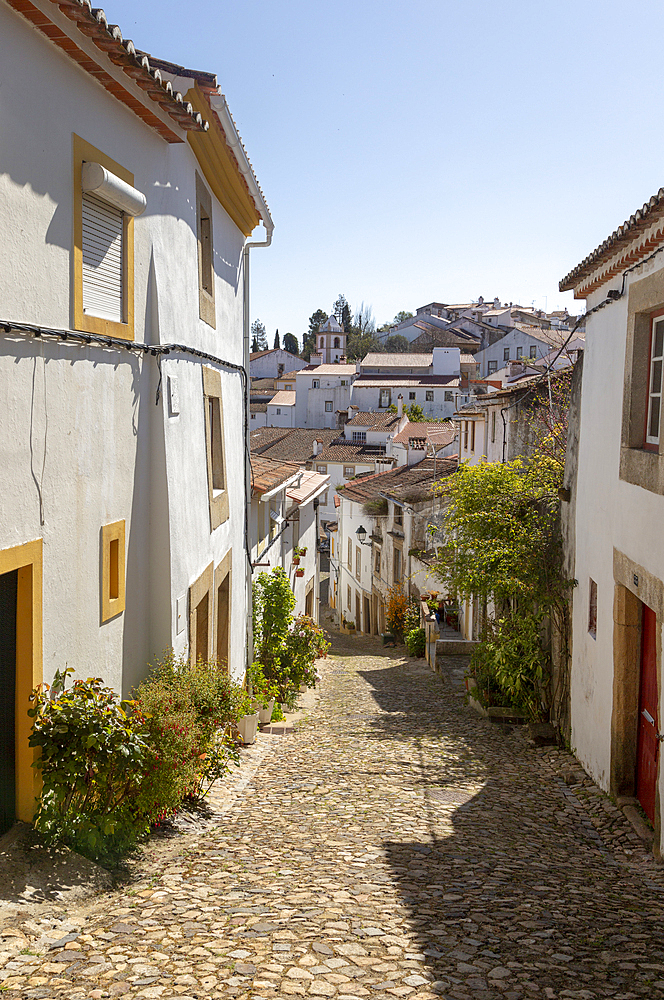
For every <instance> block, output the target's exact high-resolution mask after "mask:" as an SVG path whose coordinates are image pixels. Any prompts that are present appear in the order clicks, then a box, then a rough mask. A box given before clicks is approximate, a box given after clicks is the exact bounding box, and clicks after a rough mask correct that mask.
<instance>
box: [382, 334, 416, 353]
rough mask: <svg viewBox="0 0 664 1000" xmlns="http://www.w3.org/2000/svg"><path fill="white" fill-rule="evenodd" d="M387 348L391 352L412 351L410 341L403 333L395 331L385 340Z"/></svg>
mask: <svg viewBox="0 0 664 1000" xmlns="http://www.w3.org/2000/svg"><path fill="white" fill-rule="evenodd" d="M385 350H386V351H388V352H389V353H390V354H408V352H409V351H410V341H409V340H408V337H404V336H403V334H401V333H393V334H392V336H391V337H388V338H387V340H386V341H385Z"/></svg>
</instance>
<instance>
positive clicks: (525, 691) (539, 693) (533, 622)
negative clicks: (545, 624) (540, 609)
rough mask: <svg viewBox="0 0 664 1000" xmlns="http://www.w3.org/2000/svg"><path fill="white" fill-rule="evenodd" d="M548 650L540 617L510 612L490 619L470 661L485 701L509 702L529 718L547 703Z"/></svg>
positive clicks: (539, 714)
mask: <svg viewBox="0 0 664 1000" xmlns="http://www.w3.org/2000/svg"><path fill="white" fill-rule="evenodd" d="M547 667H548V662H547V654H546V653H545V651H544V649H543V647H542V641H541V619H539V618H538V617H536V616H534V615H527V616H524V617H519V616H517V615H513V616H510V617H506V618H501V619H499V620H498V621H497V622H493V623H491V625H490V626H489V627H488V628H487V637H486V638H485V640H484V641H483V642H481V643H480V644H479V645H478V647H477V649H476V650H475V652H474V653H473V656H472V658H471V661H470V669H471V671H472V672H473V673H474V675H475V677H476V679H477V684H478V689H479V690H480V693H481V695H482V696H483V698H484V699H485V701H486V702H487V703H488V704H499V703H502V704H505V703H506V704H509V705H512V706H514V708H516V709H518V710H519V711H521V712H523V713H524V714H525V715H527V716H528V718H529V719H531V720H537V719H540V718H542V715H543V712H544V707H545V704H546V690H545V678H546V676H547Z"/></svg>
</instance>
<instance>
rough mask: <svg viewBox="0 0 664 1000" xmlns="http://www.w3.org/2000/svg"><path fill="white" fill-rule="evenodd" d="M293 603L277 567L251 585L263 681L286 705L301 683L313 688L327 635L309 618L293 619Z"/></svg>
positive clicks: (284, 580)
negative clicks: (317, 661)
mask: <svg viewBox="0 0 664 1000" xmlns="http://www.w3.org/2000/svg"><path fill="white" fill-rule="evenodd" d="M295 603H296V602H295V597H294V596H293V592H292V590H291V587H290V583H289V581H288V577H287V576H286V574H285V573H284V571H283V569H281V568H280V567H275V569H273V570H272V572H271V573H261V574H260V575H259V577H258V579H257V580H256V582H255V583H254V587H253V606H254V649H255V654H256V660H257V661H258V663H259V664H260V667H261V669H262V674H263V677H264V678H265V680H266V681H267V682H268V684H272V685H274V686H275V687H276V691H277V698H278V700H279V701H280V702H283V703H284V704H288V705H293V704H294V703H295V700H296V698H297V693H298V691H299V689H300V687H301V686H302V685H303V684H306V686H307V687H314V686H315V684H316V683H317V680H318V677H317V674H316V668H315V661H316V659H317V658H318V657H320V656H326V655H327V650H328V649H329V643H328V642H327V640H326V638H325V635H326V633H325V632H324V631H323V629H322V628H320V626H318V625H317V624H316V622H315V621H314V620H313V619H312V618H310V617H308V616H307V615H300V616H299V617H298V618H296V619H293V608H294V607H295ZM254 669H255V665H254V666H253V667H252V668H251V670H252V671H253V670H254ZM251 678H252V673H251V672H250V674H249V679H250V681H251ZM261 683H262V682H261Z"/></svg>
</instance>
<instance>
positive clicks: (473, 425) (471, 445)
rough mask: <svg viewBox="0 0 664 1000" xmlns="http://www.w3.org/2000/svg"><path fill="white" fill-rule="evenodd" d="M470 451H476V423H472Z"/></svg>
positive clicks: (472, 421)
mask: <svg viewBox="0 0 664 1000" xmlns="http://www.w3.org/2000/svg"><path fill="white" fill-rule="evenodd" d="M470 450H471V451H475V421H474V420H471V421H470Z"/></svg>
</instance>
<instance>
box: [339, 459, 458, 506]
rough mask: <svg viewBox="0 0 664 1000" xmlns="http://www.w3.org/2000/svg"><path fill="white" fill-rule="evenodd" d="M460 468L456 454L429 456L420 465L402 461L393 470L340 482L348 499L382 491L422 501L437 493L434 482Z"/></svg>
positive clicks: (409, 500) (362, 499) (367, 497)
mask: <svg viewBox="0 0 664 1000" xmlns="http://www.w3.org/2000/svg"><path fill="white" fill-rule="evenodd" d="M458 468H459V459H458V457H457V456H456V455H454V456H452V457H451V458H439V459H433V458H425V459H424V460H423V461H422V462H418V463H417V465H401V466H399V468H398V469H392V470H391V471H390V472H379V473H376V475H373V476H364V477H363V478H362V479H354V480H352V482H350V483H347V484H346V485H345V486H337V490H338V492H340V493H341V496H342V497H343V498H344V499H348V500H354V501H355V502H356V503H365V502H366V501H367V500H371V499H375V498H376V497H379V496H381V495H383V496H387V497H392V498H394V499H395V500H399V501H401V503H422V502H423V501H425V500H428V499H430V498H431V497H432V496H433V486H434V483H436V482H438V480H439V479H444V478H445V477H446V476H450V475H452V473H454V472H456V471H457V469H458Z"/></svg>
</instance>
